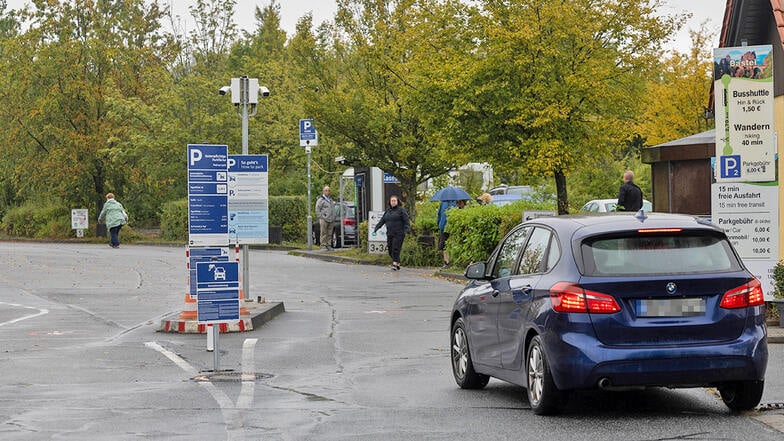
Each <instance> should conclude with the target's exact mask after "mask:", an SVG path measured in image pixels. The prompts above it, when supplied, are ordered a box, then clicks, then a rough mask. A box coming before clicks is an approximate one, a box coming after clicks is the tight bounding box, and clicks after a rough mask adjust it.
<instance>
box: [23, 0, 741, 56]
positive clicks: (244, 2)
mask: <svg viewBox="0 0 784 441" xmlns="http://www.w3.org/2000/svg"><path fill="white" fill-rule="evenodd" d="M159 1H160V2H161V3H168V4H170V5H171V6H172V11H173V12H174V14H175V15H179V16H180V17H182V18H183V19H184V20H188V19H190V13H189V12H188V6H189V5H191V4H193V3H194V1H192V0H159ZM25 3H30V0H8V7H9V8H11V9H16V8H19V7H21V6H23V5H24V4H25ZM278 3H279V4H280V9H281V16H282V17H281V19H282V27H283V29H284V30H285V31H286V33H287V34H288V35H289V36H291V35H293V33H294V28H295V25H296V23H297V20H298V19H299V18H300V17H302V16H303V15H305V14H307V13H308V12H312V13H313V22H314V24H316V25H318V24H319V23H321V22H322V21H324V20H330V19H332V17H333V15H334V13H335V10H336V9H337V6H336V4H335V1H334V0H279V1H278ZM663 3H664V4H665V6H664V8H663V10H662V13H663V14H664V13H669V14H682V13H684V12H691V13H692V14H693V15H694V16H693V17H692V19H691V20H690V21H689V22H688V24H687V25H686V27H687V29H688V28H692V29H697V28H698V27H699V24H700V23H701V22H702V21H704V20H705V19H710V26H711V28H712V29H713V30H714V32H715V34H716V38H715V41H716V42H717V43H718V35H719V32H720V31H721V21H722V19H723V18H724V7H725V5H726V0H664V1H663ZM267 4H269V1H268V0H238V1H237V11H236V13H235V20H236V22H237V25H238V26H239V27H240V28H241V29H245V30H252V29H253V28H254V27H255V17H254V14H253V13H254V11H255V7H256V6H257V5H260V6H264V5H267ZM191 27H192V26H189V28H191ZM670 47H671V48H674V49H677V50H679V51H681V52H687V51H688V50H689V47H690V41H689V33H688V30H686V29H685V30H684V31H683V32H681V33H680V34H678V35H677V36H676V39H675V42H673V44H672V45H671V46H670Z"/></svg>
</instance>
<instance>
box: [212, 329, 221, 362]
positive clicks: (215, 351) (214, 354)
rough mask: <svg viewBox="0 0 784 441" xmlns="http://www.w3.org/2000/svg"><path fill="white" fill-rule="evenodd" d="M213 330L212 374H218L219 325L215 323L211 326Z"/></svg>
mask: <svg viewBox="0 0 784 441" xmlns="http://www.w3.org/2000/svg"><path fill="white" fill-rule="evenodd" d="M213 328H215V329H214V330H213V331H212V337H213V339H212V359H213V361H214V362H215V369H214V370H213V372H215V373H218V370H220V348H219V346H218V336H219V335H220V324H219V323H216V324H215V325H213Z"/></svg>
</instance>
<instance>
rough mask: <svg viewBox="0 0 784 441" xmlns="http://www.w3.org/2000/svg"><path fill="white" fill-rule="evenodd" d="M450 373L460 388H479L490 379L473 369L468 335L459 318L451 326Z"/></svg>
mask: <svg viewBox="0 0 784 441" xmlns="http://www.w3.org/2000/svg"><path fill="white" fill-rule="evenodd" d="M451 342H452V350H451V353H452V357H451V358H452V374H453V375H454V377H455V382H456V383H457V385H458V386H460V387H461V388H462V389H481V388H483V387H485V386H486V385H487V383H488V382H489V381H490V377H489V376H487V375H484V374H480V373H477V372H476V371H474V365H473V362H472V361H471V351H470V350H469V347H468V336H467V335H466V331H465V324H464V323H463V319H462V318H459V319H457V320H456V321H455V324H454V325H453V326H452V338H451Z"/></svg>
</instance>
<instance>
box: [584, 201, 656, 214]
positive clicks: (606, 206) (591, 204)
mask: <svg viewBox="0 0 784 441" xmlns="http://www.w3.org/2000/svg"><path fill="white" fill-rule="evenodd" d="M617 207H618V199H594V200H592V201H588V202H587V203H586V204H585V205H583V208H581V209H580V212H581V213H610V212H613V211H615V209H616V208H617ZM642 209H643V210H645V211H653V204H651V201H649V200H646V199H643V200H642Z"/></svg>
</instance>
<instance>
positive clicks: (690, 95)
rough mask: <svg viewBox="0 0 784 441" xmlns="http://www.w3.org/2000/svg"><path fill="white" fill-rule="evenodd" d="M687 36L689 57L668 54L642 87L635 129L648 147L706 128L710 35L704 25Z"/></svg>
mask: <svg viewBox="0 0 784 441" xmlns="http://www.w3.org/2000/svg"><path fill="white" fill-rule="evenodd" d="M689 34H690V36H691V50H690V51H689V53H688V54H683V53H679V52H673V53H672V54H670V55H669V56H668V57H666V58H665V59H664V60H663V61H662V63H661V65H660V70H659V74H658V75H656V76H653V77H652V78H651V79H650V80H649V81H648V83H647V85H646V86H647V90H646V93H645V94H644V95H643V97H642V100H641V102H640V118H639V119H638V123H637V124H636V129H637V132H638V133H639V134H640V135H641V136H642V137H644V138H645V139H646V142H647V144H648V145H657V144H661V143H663V142H668V141H673V140H675V139H679V138H683V137H686V136H690V135H693V134H695V133H699V132H701V131H704V130H708V129H709V128H710V127H709V125H708V121H707V120H706V119H705V118H703V115H704V112H705V109H706V107H707V105H708V98H709V96H710V89H711V84H712V82H713V72H712V69H713V62H712V53H711V42H712V41H713V38H714V35H713V34H711V33H710V32H709V31H708V30H707V26H706V25H705V24H704V23H703V24H702V25H701V26H700V28H699V29H697V30H692V31H690V32H689ZM711 124H712V122H711Z"/></svg>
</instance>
